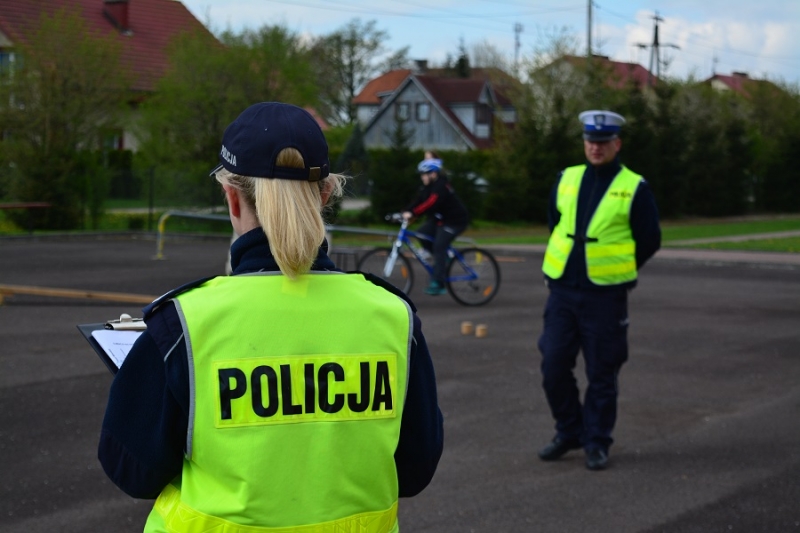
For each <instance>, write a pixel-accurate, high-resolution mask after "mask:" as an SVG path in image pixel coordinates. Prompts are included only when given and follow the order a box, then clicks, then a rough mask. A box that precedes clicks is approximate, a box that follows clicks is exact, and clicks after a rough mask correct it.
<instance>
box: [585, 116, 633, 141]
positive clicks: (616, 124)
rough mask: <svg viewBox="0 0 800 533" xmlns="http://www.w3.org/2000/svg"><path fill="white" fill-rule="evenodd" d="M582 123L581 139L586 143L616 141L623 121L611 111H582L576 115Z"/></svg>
mask: <svg viewBox="0 0 800 533" xmlns="http://www.w3.org/2000/svg"><path fill="white" fill-rule="evenodd" d="M578 119H579V120H580V121H581V122H583V138H584V139H586V140H587V141H594V142H606V141H610V140H612V139H616V138H617V137H618V136H619V130H620V128H621V127H622V125H623V124H625V119H624V118H623V117H622V115H620V114H617V113H614V112H613V111H598V110H592V111H584V112H583V113H581V114H580V115H578Z"/></svg>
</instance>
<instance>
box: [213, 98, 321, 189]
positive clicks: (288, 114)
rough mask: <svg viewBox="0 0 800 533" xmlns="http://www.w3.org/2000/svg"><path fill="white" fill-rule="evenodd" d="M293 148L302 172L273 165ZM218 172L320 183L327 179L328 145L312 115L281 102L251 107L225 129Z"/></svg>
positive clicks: (262, 103) (299, 169)
mask: <svg viewBox="0 0 800 533" xmlns="http://www.w3.org/2000/svg"><path fill="white" fill-rule="evenodd" d="M285 148H294V149H296V150H297V151H298V152H300V155H302V156H303V161H304V162H305V168H291V167H282V166H278V165H277V164H276V161H277V158H278V154H279V153H280V152H281V150H283V149H285ZM219 163H220V164H219V166H218V167H216V168H215V169H214V170H212V171H211V174H212V175H213V174H216V173H217V172H219V170H220V169H223V168H224V169H225V170H228V171H230V172H232V173H234V174H238V175H240V176H248V177H251V178H277V179H285V180H300V181H319V180H321V179H324V178H326V177H328V174H329V173H330V168H329V167H330V165H329V163H328V143H327V142H326V141H325V135H323V133H322V129H321V128H320V127H319V124H318V123H317V121H316V120H315V119H314V117H313V116H311V113H309V112H308V111H306V110H305V109H303V108H301V107H297V106H295V105H291V104H284V103H280V102H261V103H258V104H253V105H251V106H250V107H248V108H247V109H245V110H244V111H242V114H241V115H239V116H238V117H237V118H236V120H234V121H233V122H231V124H230V125H229V126H228V127H227V128H226V129H225V133H224V135H223V136H222V149H221V150H220V152H219Z"/></svg>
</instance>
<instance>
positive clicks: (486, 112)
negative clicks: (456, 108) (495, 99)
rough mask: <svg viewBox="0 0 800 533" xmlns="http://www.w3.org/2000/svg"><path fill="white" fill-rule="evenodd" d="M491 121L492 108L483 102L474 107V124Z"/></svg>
mask: <svg viewBox="0 0 800 533" xmlns="http://www.w3.org/2000/svg"><path fill="white" fill-rule="evenodd" d="M491 121H492V109H491V108H490V107H489V106H488V105H485V104H481V105H479V106H478V107H477V108H475V123H476V124H489V123H490V122H491Z"/></svg>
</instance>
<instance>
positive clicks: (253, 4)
mask: <svg viewBox="0 0 800 533" xmlns="http://www.w3.org/2000/svg"><path fill="white" fill-rule="evenodd" d="M182 1H183V4H184V5H186V7H188V8H189V10H190V11H191V12H192V13H194V15H195V16H196V17H197V18H199V19H200V20H201V21H203V22H205V23H210V26H211V29H212V30H213V31H215V32H218V31H220V30H223V29H225V28H231V29H233V30H235V31H239V30H241V29H243V28H251V29H256V28H259V27H261V26H263V25H275V24H280V25H285V26H287V27H288V28H289V29H291V30H293V31H295V32H298V33H301V34H311V35H324V34H328V33H331V32H332V31H334V30H337V29H339V28H341V27H342V26H343V25H344V24H346V23H347V22H348V21H350V20H351V19H353V18H360V19H361V20H362V21H364V22H366V21H369V20H375V21H376V22H377V27H378V29H381V30H385V31H386V32H387V33H388V34H389V36H390V39H389V40H388V41H387V43H386V44H387V46H388V47H389V48H390V49H392V50H398V49H400V48H402V47H405V46H410V54H409V55H410V57H411V58H412V59H427V60H429V61H430V62H432V63H438V64H441V63H442V62H443V61H444V60H445V58H446V57H447V56H448V54H449V55H451V56H455V55H456V54H457V52H458V48H459V43H460V42H461V41H462V39H463V42H464V43H465V44H466V46H467V48H468V49H469V48H471V46H472V45H473V44H475V43H479V42H484V41H485V42H489V43H491V44H492V45H494V47H495V48H496V49H498V50H500V51H501V52H503V53H505V54H506V57H507V59H508V60H509V62H510V63H511V62H513V60H514V57H515V49H516V45H515V42H516V41H515V31H514V28H515V25H517V24H518V25H520V27H521V28H522V31H521V32H520V33H519V34H518V36H519V52H518V54H519V57H520V58H522V57H524V56H530V55H531V54H532V53H533V52H534V50H536V49H541V48H542V47H543V46H544V45H545V44H546V43H547V42H548V41H549V37H548V36H550V35H553V34H554V33H557V32H559V31H560V29H561V28H564V29H566V30H567V31H568V33H570V34H573V35H574V36H575V38H576V39H577V41H578V45H579V51H580V52H581V54H585V51H586V37H587V19H588V7H587V6H588V0H532V1H531V0H528V1H525V0H486V1H477V0H336V1H334V0H182ZM656 12H657V13H658V15H659V16H660V18H661V19H662V20H661V21H660V22H659V40H660V43H661V44H662V47H661V48H660V55H661V58H662V60H667V61H668V62H669V66H668V67H667V71H666V72H667V74H669V75H670V76H672V77H676V78H680V79H686V78H687V77H688V76H689V75H694V76H695V77H696V78H701V79H703V78H707V77H708V76H710V75H711V74H712V73H713V72H716V73H718V74H731V73H732V72H734V71H738V72H746V73H748V74H749V75H750V76H751V77H755V78H769V79H772V80H776V81H784V82H787V83H791V84H797V83H800V0H756V1H748V2H745V1H743V0H660V1H655V0H639V1H635V0H598V1H597V2H594V4H593V9H592V30H591V32H592V44H593V51H594V52H595V53H600V54H603V55H607V56H609V57H611V58H612V59H615V60H618V61H631V62H636V63H639V64H641V65H643V66H644V67H646V68H647V67H649V66H650V62H651V50H652V48H651V47H650V45H651V43H652V42H653V33H654V32H653V30H654V24H655V21H654V17H655V15H656ZM638 45H646V46H647V47H645V48H641V47H640V46H638ZM664 45H666V46H664ZM653 70H654V71H655V70H656V69H655V68H653ZM663 73H664V68H663V67H662V74H663Z"/></svg>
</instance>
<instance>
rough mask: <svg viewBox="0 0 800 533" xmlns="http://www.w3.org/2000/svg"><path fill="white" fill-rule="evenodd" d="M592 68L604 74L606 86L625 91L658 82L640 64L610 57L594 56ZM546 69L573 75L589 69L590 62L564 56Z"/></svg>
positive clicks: (644, 87) (642, 87)
mask: <svg viewBox="0 0 800 533" xmlns="http://www.w3.org/2000/svg"><path fill="white" fill-rule="evenodd" d="M591 66H592V67H593V68H596V69H598V70H599V71H600V72H603V73H604V74H605V79H606V84H607V85H608V87H611V88H614V89H624V88H625V87H628V86H630V85H631V84H632V85H634V86H635V87H639V88H640V89H642V90H646V89H647V88H648V87H652V86H654V85H655V84H656V83H657V82H658V78H657V77H656V76H655V75H654V74H652V73H651V72H650V71H649V70H647V69H646V68H644V67H643V66H641V65H639V64H638V63H628V62H625V61H614V60H613V59H610V58H609V57H608V56H601V55H593V56H592V63H591ZM544 68H545V69H554V68H559V69H563V70H565V71H567V73H570V74H571V73H574V72H576V71H580V70H586V69H588V68H589V62H588V61H587V59H586V57H585V56H573V55H564V56H562V57H561V58H559V59H557V60H555V61H554V62H552V63H550V64H549V65H548V66H546V67H544Z"/></svg>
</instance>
